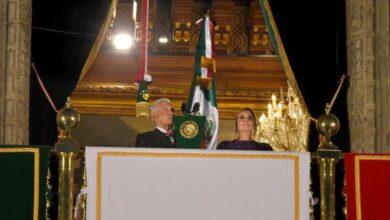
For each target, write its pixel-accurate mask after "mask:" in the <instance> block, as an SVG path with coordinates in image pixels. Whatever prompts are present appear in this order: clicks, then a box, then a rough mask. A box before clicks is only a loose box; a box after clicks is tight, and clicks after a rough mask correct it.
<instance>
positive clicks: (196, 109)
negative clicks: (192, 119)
mask: <svg viewBox="0 0 390 220" xmlns="http://www.w3.org/2000/svg"><path fill="white" fill-rule="evenodd" d="M199 108H200V104H199V102H196V103H195V104H194V107H193V108H192V111H191V113H192V114H196V113H197V112H198V111H199Z"/></svg>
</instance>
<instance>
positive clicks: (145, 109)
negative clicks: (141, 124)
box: [136, 102, 149, 119]
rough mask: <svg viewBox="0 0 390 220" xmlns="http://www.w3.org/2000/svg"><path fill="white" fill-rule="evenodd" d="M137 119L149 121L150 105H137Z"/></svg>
mask: <svg viewBox="0 0 390 220" xmlns="http://www.w3.org/2000/svg"><path fill="white" fill-rule="evenodd" d="M136 117H137V118H143V119H147V118H149V103H147V102H137V104H136Z"/></svg>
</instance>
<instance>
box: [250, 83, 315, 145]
mask: <svg viewBox="0 0 390 220" xmlns="http://www.w3.org/2000/svg"><path fill="white" fill-rule="evenodd" d="M287 84H288V90H287V93H286V92H283V90H281V91H280V101H279V102H278V100H277V97H276V95H275V94H272V97H271V102H270V103H269V104H268V106H267V108H268V112H267V115H266V114H264V113H262V114H261V116H260V117H259V122H258V125H257V129H256V132H255V134H254V140H256V141H258V142H263V143H269V144H270V145H271V146H272V148H273V150H274V151H298V152H303V151H306V149H307V139H308V131H309V123H310V117H309V116H308V114H307V113H306V112H305V111H304V110H303V108H302V104H301V102H300V100H299V98H298V96H297V95H296V93H295V92H294V89H293V88H292V86H291V85H290V83H287Z"/></svg>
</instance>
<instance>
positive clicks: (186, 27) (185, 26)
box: [173, 22, 192, 43]
mask: <svg viewBox="0 0 390 220" xmlns="http://www.w3.org/2000/svg"><path fill="white" fill-rule="evenodd" d="M174 24H175V30H174V33H175V35H174V38H173V39H174V40H175V41H176V42H180V41H183V42H186V43H187V42H188V41H189V40H190V39H191V35H190V30H191V26H192V24H191V22H185V23H181V22H175V23H174Z"/></svg>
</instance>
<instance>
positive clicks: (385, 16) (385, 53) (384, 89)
mask: <svg viewBox="0 0 390 220" xmlns="http://www.w3.org/2000/svg"><path fill="white" fill-rule="evenodd" d="M389 13H390V1H375V109H376V111H375V116H376V120H375V124H376V128H377V131H376V146H377V149H376V150H377V152H389V151H390V54H389V52H390V46H389V42H390V34H389V33H390V30H389V27H390V22H389V17H390V15H389Z"/></svg>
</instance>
